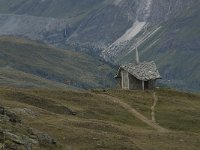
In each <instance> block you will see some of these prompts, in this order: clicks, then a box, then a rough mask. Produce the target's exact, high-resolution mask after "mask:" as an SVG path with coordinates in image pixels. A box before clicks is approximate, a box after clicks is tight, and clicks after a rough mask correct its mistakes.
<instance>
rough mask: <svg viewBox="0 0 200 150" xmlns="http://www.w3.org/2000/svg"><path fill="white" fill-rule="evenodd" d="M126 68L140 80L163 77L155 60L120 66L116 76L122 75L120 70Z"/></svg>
mask: <svg viewBox="0 0 200 150" xmlns="http://www.w3.org/2000/svg"><path fill="white" fill-rule="evenodd" d="M122 69H123V70H126V71H127V72H129V73H130V74H131V75H133V76H134V77H136V78H137V79H139V80H143V81H148V80H154V79H161V76H160V74H159V72H158V69H157V67H156V64H155V63H154V61H151V62H142V63H139V64H134V63H129V64H126V65H122V66H120V68H119V70H118V73H117V75H116V76H115V77H116V78H119V77H121V74H120V71H121V70H122Z"/></svg>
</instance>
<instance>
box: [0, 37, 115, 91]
mask: <svg viewBox="0 0 200 150" xmlns="http://www.w3.org/2000/svg"><path fill="white" fill-rule="evenodd" d="M0 70H1V74H0V77H1V79H0V83H1V84H4V85H5V84H11V85H12V84H14V85H18V86H22V87H23V86H28V87H31V86H34V84H35V85H36V87H37V86H39V87H43V86H45V87H48V85H49V84H51V85H52V86H53V85H54V83H55V82H57V83H55V85H56V86H58V85H61V86H62V87H63V86H64V84H66V85H65V86H69V85H70V86H75V87H80V88H91V87H109V86H113V85H114V84H113V83H114V79H113V76H114V71H113V68H112V67H110V66H109V65H107V64H106V63H104V62H102V61H101V60H98V59H96V58H93V57H91V56H89V55H86V54H82V53H77V52H72V51H68V50H63V49H57V48H54V47H50V46H47V45H44V44H42V43H37V42H34V41H29V40H25V39H20V38H15V37H0ZM36 76H37V77H36ZM22 80H23V81H22ZM41 80H42V82H41ZM52 81H54V82H52ZM22 82H23V83H22ZM47 82H48V83H47Z"/></svg>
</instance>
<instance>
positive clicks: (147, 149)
mask: <svg viewBox="0 0 200 150" xmlns="http://www.w3.org/2000/svg"><path fill="white" fill-rule="evenodd" d="M152 92H153V91H122V90H108V91H105V90H104V91H101V90H100V91H99V90H95V91H93V92H89V91H88V92H80V91H66V90H65V91H63V90H57V91H55V90H22V89H21V90H19V89H13V88H0V99H1V105H3V106H4V107H5V108H7V109H8V110H10V111H12V112H15V113H16V114H17V115H18V116H19V117H20V119H21V120H22V123H21V124H19V123H16V124H11V123H9V122H6V123H4V124H0V128H6V129H9V131H10V132H11V131H12V133H13V134H16V135H18V136H22V134H25V135H26V136H30V138H34V136H33V135H29V134H28V131H29V130H28V129H29V128H30V127H31V128H34V129H37V130H40V131H43V132H46V133H48V134H49V135H50V136H51V137H53V138H55V140H56V141H57V144H56V145H54V146H50V147H47V146H44V145H43V146H42V145H37V144H34V145H33V148H34V149H39V147H40V149H49V148H51V149H63V150H64V149H77V150H78V149H87V150H89V149H91V150H93V149H109V150H110V149H113V150H118V149H119V150H120V149H134V150H155V149H159V150H169V149H170V150H177V149H181V150H198V149H199V147H200V144H199V143H200V127H199V121H200V119H199V116H198V114H199V113H200V111H199V110H200V109H199V108H200V101H199V100H200V96H199V95H194V94H187V93H181V92H176V91H172V90H166V89H161V90H156V95H157V97H158V102H157V105H156V107H155V110H156V111H155V116H156V122H157V123H159V124H160V125H161V126H163V127H165V128H167V129H169V130H170V131H168V132H159V131H156V130H155V129H153V128H151V127H150V126H148V125H147V124H145V123H144V122H143V121H141V120H140V119H138V118H136V117H134V116H133V115H132V114H131V113H130V112H129V111H128V110H127V109H125V108H123V107H122V106H121V105H119V104H118V103H116V102H114V101H112V99H113V98H115V99H119V100H120V101H121V102H123V103H126V104H127V105H129V106H130V107H132V108H135V109H136V110H137V111H138V112H140V113H141V114H142V115H144V116H146V117H147V118H149V119H150V114H151V109H150V107H151V106H152V103H153V102H152V101H153V100H152V99H153V98H152ZM69 110H70V111H73V112H74V115H71V114H70V113H68V111H69ZM0 120H1V119H0ZM19 127H20V128H19ZM10 129H12V130H10Z"/></svg>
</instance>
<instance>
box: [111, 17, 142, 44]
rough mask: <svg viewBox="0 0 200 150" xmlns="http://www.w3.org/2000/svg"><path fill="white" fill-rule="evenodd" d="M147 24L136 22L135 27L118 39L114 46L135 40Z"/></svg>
mask: <svg viewBox="0 0 200 150" xmlns="http://www.w3.org/2000/svg"><path fill="white" fill-rule="evenodd" d="M145 24H146V22H139V21H136V22H135V23H134V24H133V26H132V27H131V28H130V29H128V30H127V31H126V32H125V33H124V35H122V36H121V37H120V38H119V39H117V40H116V41H115V42H114V43H113V44H112V45H118V44H120V43H123V42H126V41H130V40H131V39H133V38H134V37H135V36H136V35H137V34H138V33H139V32H140V31H141V30H142V29H143V27H144V26H145Z"/></svg>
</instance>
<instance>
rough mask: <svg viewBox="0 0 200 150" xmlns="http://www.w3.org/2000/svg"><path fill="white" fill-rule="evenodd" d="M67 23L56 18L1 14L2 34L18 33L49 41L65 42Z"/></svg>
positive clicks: (17, 34)
mask: <svg viewBox="0 0 200 150" xmlns="http://www.w3.org/2000/svg"><path fill="white" fill-rule="evenodd" d="M65 29H66V23H65V21H64V20H59V19H55V18H44V17H34V16H26V15H11V14H9V15H6V14H1V15H0V35H16V36H22V37H27V38H29V39H33V40H41V41H43V42H49V43H59V42H61V41H62V42H63V39H64V36H63V34H64V30H65Z"/></svg>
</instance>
